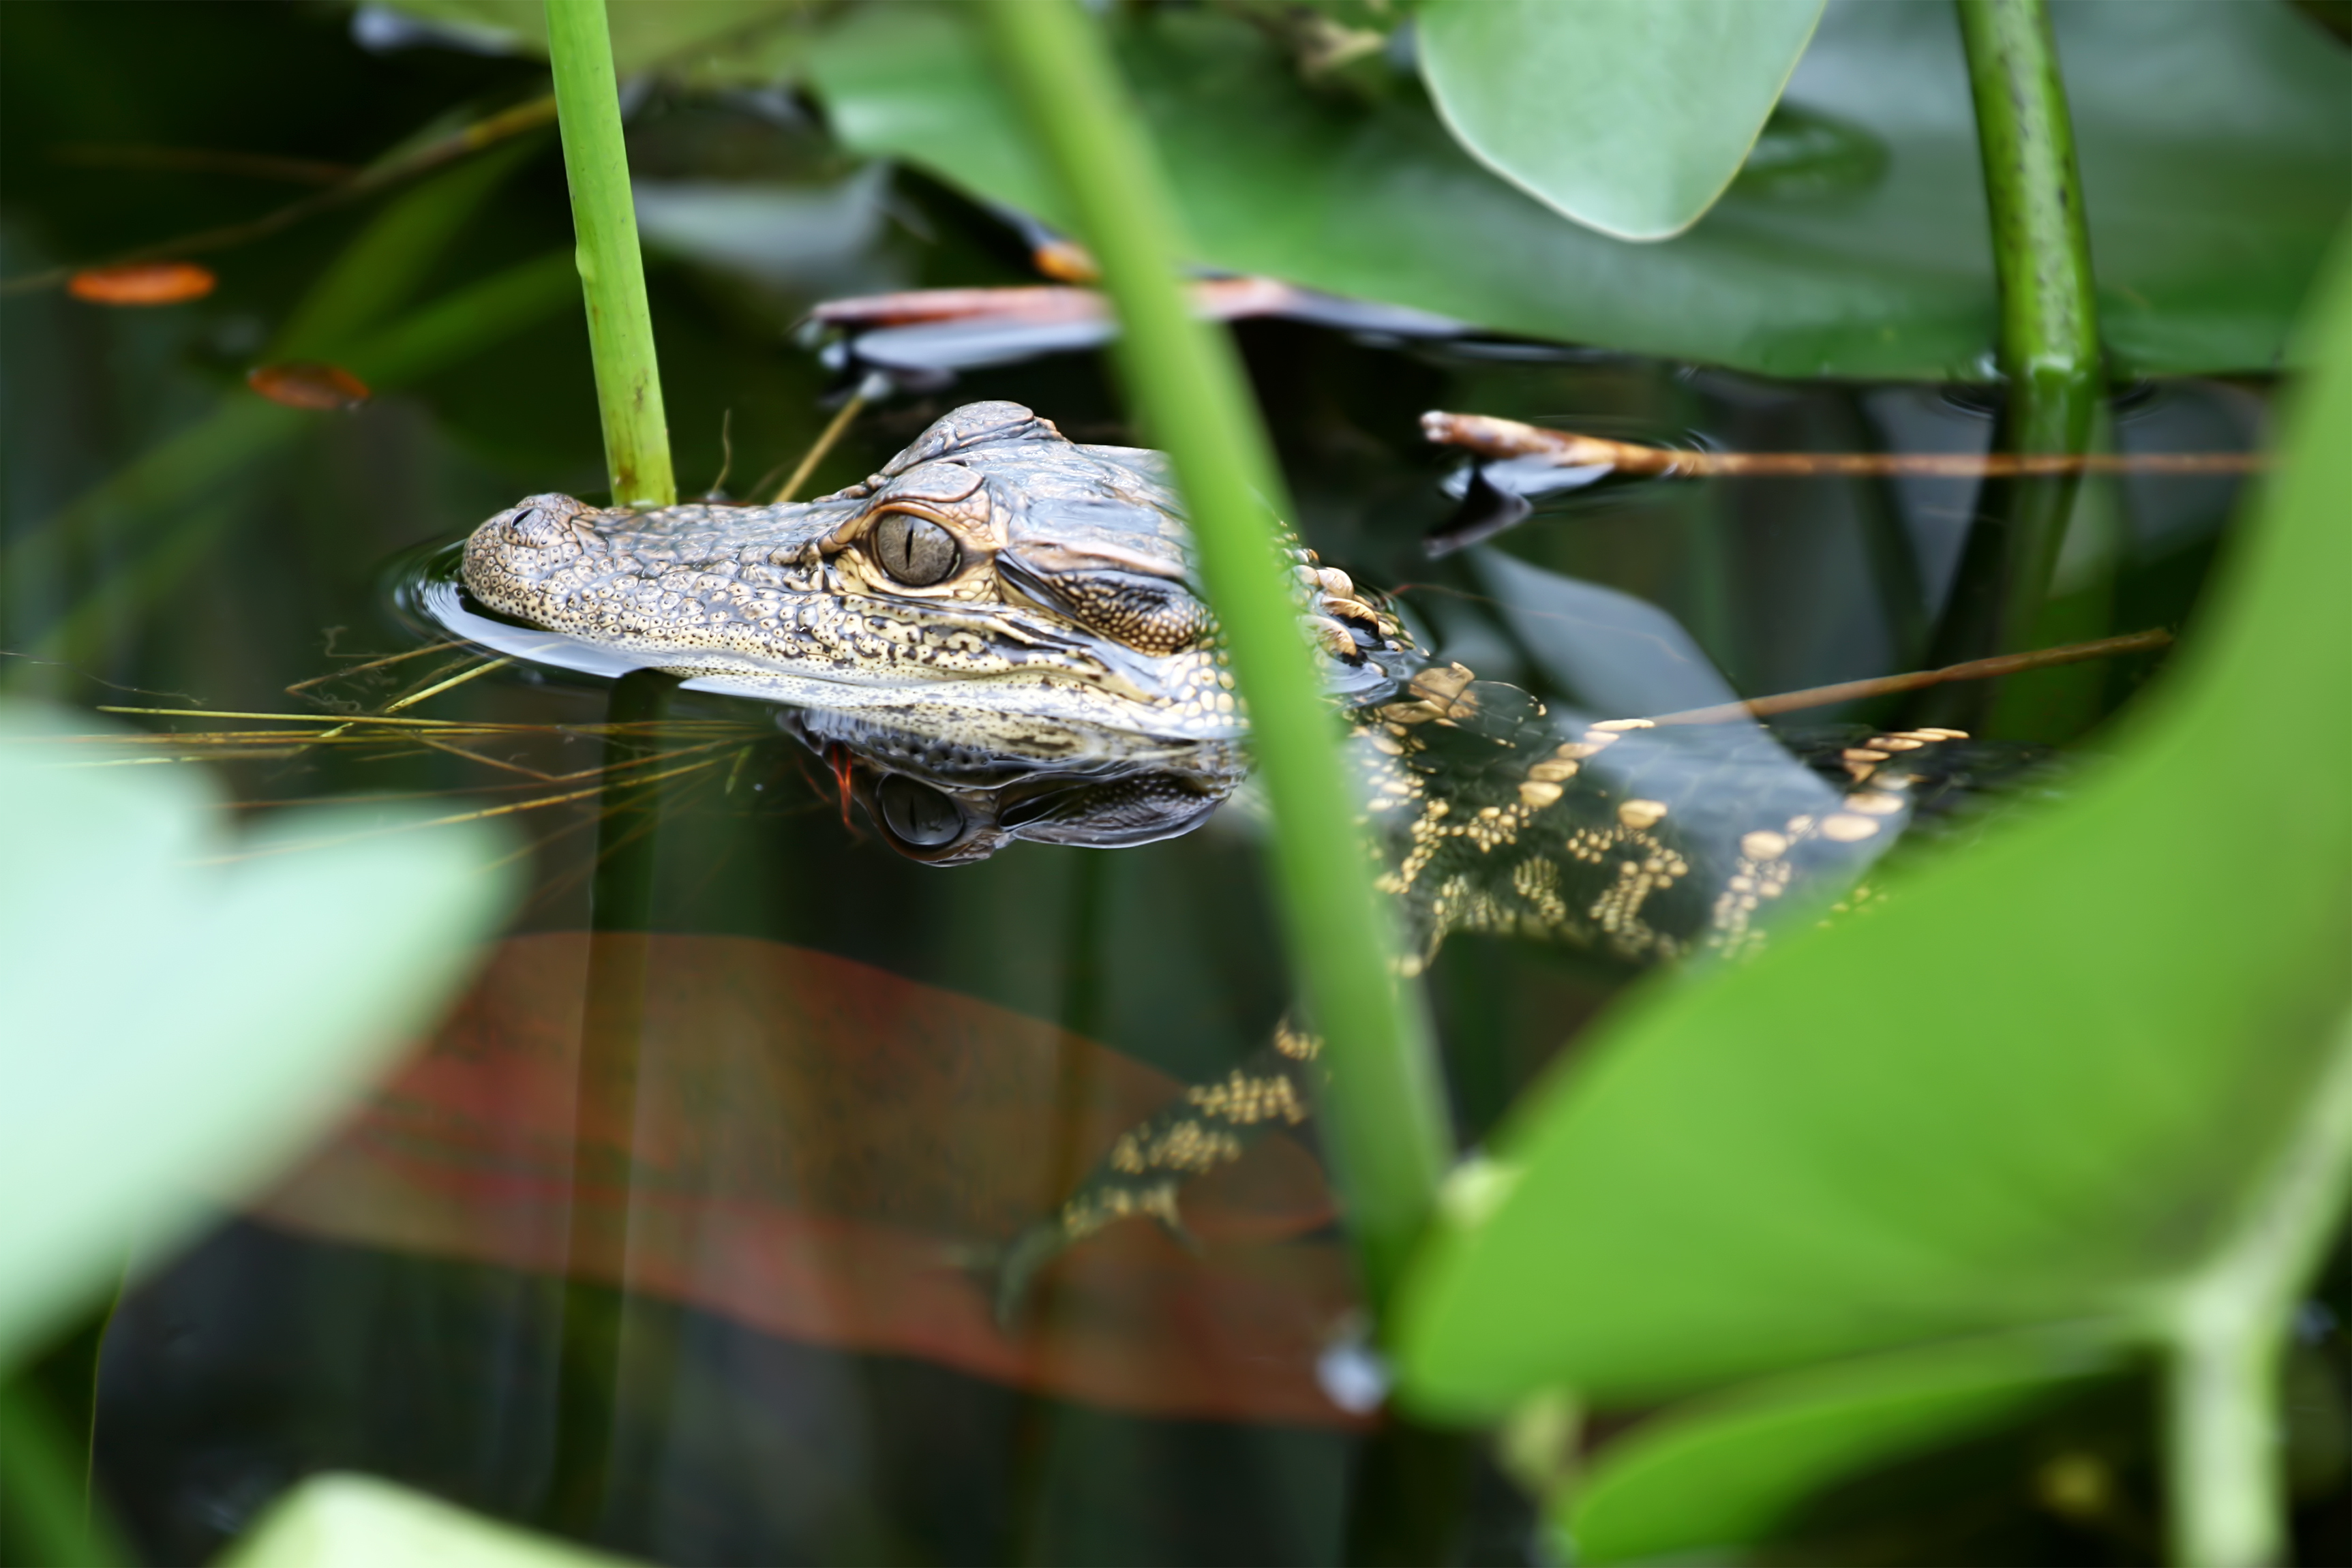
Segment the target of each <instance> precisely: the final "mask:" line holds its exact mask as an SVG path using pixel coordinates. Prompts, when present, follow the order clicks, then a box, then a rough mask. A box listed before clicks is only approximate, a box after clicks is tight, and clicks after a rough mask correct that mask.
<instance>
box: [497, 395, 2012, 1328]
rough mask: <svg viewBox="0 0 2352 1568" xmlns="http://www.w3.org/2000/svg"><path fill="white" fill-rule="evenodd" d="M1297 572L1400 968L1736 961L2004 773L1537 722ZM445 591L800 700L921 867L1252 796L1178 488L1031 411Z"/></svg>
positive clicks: (1280, 1053)
mask: <svg viewBox="0 0 2352 1568" xmlns="http://www.w3.org/2000/svg"><path fill="white" fill-rule="evenodd" d="M1286 550H1287V552H1288V560H1289V563H1290V565H1291V569H1292V571H1293V573H1294V574H1295V577H1296V581H1297V599H1298V605H1299V616H1300V620H1301V625H1302V629H1303V634H1304V636H1305V637H1307V639H1308V640H1309V641H1310V642H1311V644H1312V645H1313V647H1314V648H1315V650H1316V653H1317V657H1318V659H1319V660H1320V662H1321V664H1322V667H1323V670H1324V674H1325V677H1326V679H1327V684H1328V689H1329V691H1330V693H1331V697H1332V700H1333V701H1334V702H1335V703H1336V704H1337V705H1339V707H1340V709H1341V710H1343V711H1344V712H1345V714H1346V716H1347V721H1348V724H1347V731H1348V737H1349V741H1348V744H1349V755H1350V757H1351V759H1352V761H1353V765H1354V768H1355V771H1356V773H1357V775H1358V778H1359V780H1360V790H1361V794H1360V802H1361V805H1362V808H1363V813H1364V818H1365V821H1366V823H1367V826H1368V836H1369V837H1370V840H1371V841H1372V842H1374V843H1376V844H1377V845H1378V847H1379V852H1380V855H1381V867H1380V871H1379V880H1378V886H1379V887H1380V889H1381V890H1382V891H1383V892H1384V893H1386V894H1388V895H1390V896H1391V900H1392V901H1393V902H1394V904H1395V906H1396V910H1397V913H1398V925H1399V928H1400V931H1401V951H1402V960H1401V963H1402V966H1403V968H1404V970H1405V971H1406V972H1407V973H1417V972H1419V971H1420V970H1422V969H1423V968H1424V967H1425V966H1426V965H1427V964H1428V963H1429V962H1430V961H1431V960H1432V959H1433V957H1434V956H1435V955H1436V953H1437V952H1438V950H1439V949H1440V947H1441V946H1442V945H1443V944H1444V942H1445V940H1446V938H1447V937H1448V935H1449V934H1451V933H1453V932H1455V931H1482V932H1496V933H1507V934H1515V935H1519V936H1528V937H1535V938H1538V939H1542V940H1548V941H1557V942H1570V943H1573V944H1576V945H1579V946H1582V947H1586V948H1591V949H1594V950H1597V951H1600V952H1603V953H1605V954H1607V955H1609V956H1611V957H1612V958H1615V959H1617V960H1621V961H1624V962H1627V963H1656V962H1661V961H1667V960H1675V959H1685V958H1691V957H1710V956H1711V957H1714V958H1718V959H1737V958H1739V957H1741V956H1744V955H1746V954H1749V953H1752V952H1754V951H1756V950H1757V949H1758V948H1759V946H1761V945H1762V944H1763V943H1764V942H1767V941H1768V940H1769V933H1770V931H1772V930H1773V929H1774V928H1775V927H1777V926H1785V925H1787V924H1789V923H1790V922H1791V921H1797V922H1802V921H1813V920H1818V919H1820V918H1822V916H1823V914H1824V913H1825V912H1826V911H1827V910H1830V909H1832V907H1839V908H1843V907H1847V906H1850V905H1851V904H1853V902H1854V901H1856V900H1860V899H1864V898H1866V897H1867V896H1868V890H1867V889H1866V887H1864V886H1863V885H1862V881H1863V878H1864V874H1865V872H1866V871H1867V869H1868V868H1869V867H1870V865H1871V864H1872V863H1873V861H1874V859H1875V858H1877V857H1878V856H1879V855H1880V854H1882V853H1883V852H1884V851H1885V848H1886V847H1888V846H1890V845H1891V844H1892V843H1894V842H1895V839H1896V838H1897V837H1899V836H1900V835H1901V834H1902V833H1903V832H1904V831H1905V830H1906V826H1909V825H1910V824H1911V823H1912V822H1913V821H1914V819H1915V817H1916V816H1918V815H1919V814H1921V813H1922V812H1923V811H1924V810H1926V809H1927V808H1928V807H1929V806H1931V805H1934V804H1936V803H1937V801H1939V800H1942V799H1943V798H1945V797H1947V796H1949V795H1954V794H1956V793H1959V792H1964V791H1965V790H1966V789H1967V787H1968V786H1969V782H1970V779H1971V777H1972V775H1973V774H1976V773H1983V772H1985V771H1987V770H1988V769H1990V771H1993V772H1999V771H2000V765H1999V764H1998V763H1994V762H1990V761H1989V760H1988V759H1989V757H1990V752H1987V750H1986V749H1985V748H1982V747H1979V746H1975V745H1973V744H1972V743H1971V742H1969V738H1968V737H1967V736H1966V735H1964V734H1962V733H1961V732H1960V731H1954V730H1949V729H1939V728H1919V729H1906V730H1893V731H1869V730H1863V731H1851V730H1849V731H1846V732H1843V733H1832V734H1830V735H1828V736H1827V737H1826V738H1823V737H1822V736H1815V737H1813V738H1811V740H1809V741H1806V742H1801V743H1800V742H1794V741H1792V740H1791V739H1790V737H1787V736H1783V735H1777V734H1775V733H1773V732H1772V731H1768V730H1766V729H1765V728H1764V727H1762V726H1760V725H1759V724H1757V723H1755V722H1753V721H1734V722H1723V721H1720V716H1719V715H1717V716H1715V717H1716V718H1717V721H1712V722H1676V721H1675V716H1673V715H1634V716H1601V715H1582V714H1578V713H1574V712H1570V711H1567V710H1562V709H1559V708H1556V707H1549V706H1547V705H1546V704H1545V703H1543V702H1540V701H1538V700H1536V699H1535V698H1534V697H1531V696H1530V695H1528V693H1527V692H1525V691H1522V690H1520V689H1517V688H1516V687H1512V686H1509V685H1507V684H1505V683H1502V682H1498V681H1489V680H1481V679H1477V678H1476V676H1475V674H1474V673H1473V672H1472V671H1470V670H1469V669H1467V668H1464V667H1462V666H1461V665H1459V664H1454V663H1449V662H1445V661H1444V660H1442V659H1439V658H1435V657H1433V656H1432V655H1431V654H1429V653H1427V652H1426V651H1424V650H1423V648H1422V647H1420V646H1418V643H1417V641H1416V639H1415V638H1414V637H1413V636H1412V633H1411V631H1410V630H1409V628H1408V627H1407V626H1406V625H1405V623H1404V622H1403V620H1402V618H1401V617H1400V616H1399V614H1398V613H1397V611H1396V609H1395V608H1394V606H1393V605H1392V603H1391V601H1390V600H1389V599H1387V598H1386V597H1384V596H1383V595H1381V594H1379V593H1377V592H1374V591H1371V590H1369V589H1366V588H1364V587H1361V586H1360V585H1358V584H1356V583H1355V582H1354V581H1353V580H1352V579H1351V578H1350V577H1349V575H1348V574H1346V573H1344V572H1342V571H1339V570H1338V569H1336V568H1334V567H1331V566H1328V565H1326V564H1324V563H1321V562H1320V561H1319V560H1318V558H1317V557H1316V555H1315V554H1314V553H1313V552H1310V551H1307V550H1305V549H1302V548H1299V547H1297V544H1296V543H1295V542H1288V541H1287V540H1286ZM462 574H463V582H464V585H465V588H466V590H467V593H468V594H469V595H471V596H472V598H473V600H474V601H475V602H476V604H477V605H478V606H479V607H480V608H482V609H484V610H487V611H488V612H489V613H490V614H491V615H493V616H498V617H501V618H503V619H505V620H507V621H509V622H512V623H517V624H520V626H524V627H528V628H530V629H531V630H533V631H534V632H539V633H545V634H551V641H550V642H548V643H546V644H545V645H543V646H545V647H569V648H573V649H586V650H590V651H591V652H593V653H594V654H595V655H597V656H600V657H602V658H605V659H606V660H608V661H613V660H617V661H618V665H617V667H621V668H625V667H627V666H630V665H635V666H638V667H647V668H658V669H662V670H665V671H667V672H670V673H672V674H674V675H676V676H677V677H679V678H680V679H685V680H687V681H688V682H689V683H691V684H692V685H694V686H696V687H698V688H699V689H711V690H718V691H723V692H729V693H733V694H737V695H740V696H746V697H751V698H758V699H765V700H771V701H773V702H776V703H778V704H781V705H782V713H783V719H782V722H783V723H784V726H785V727H786V728H787V729H788V730H790V731H792V732H793V733H795V734H797V735H799V736H800V737H801V738H802V739H803V741H804V742H806V743H808V744H809V745H810V746H812V747H813V748H815V749H817V750H819V751H821V752H824V754H826V755H827V756H828V757H829V758H835V759H841V760H843V762H844V765H845V767H849V768H851V769H852V770H853V771H854V772H855V773H856V777H857V779H858V780H859V784H858V788H857V792H856V793H857V798H859V799H860V800H862V801H863V802H864V803H865V805H866V811H867V813H868V815H869V816H870V817H871V818H872V820H873V822H874V825H875V826H876V828H877V830H878V832H879V833H880V835H881V837H883V839H884V840H885V841H886V842H887V843H888V844H889V845H890V846H891V847H893V848H895V849H897V850H898V852H899V853H901V854H904V855H907V856H909V857H910V858H915V859H918V860H922V861H925V862H928V863H930V864H933V865H941V866H951V865H958V864H966V863H969V862H971V861H972V860H976V859H979V858H984V857H985V856H988V855H992V854H994V853H996V852H997V851H998V850H999V849H1001V848H1003V847H1004V846H1005V845H1007V844H1008V843H1011V842H1013V841H1015V840H1018V839H1029V840H1034V841H1045V842H1056V843H1064V844H1081V845H1091V846H1095V847H1117V846H1121V845H1130V844H1139V843H1146V842H1150V841H1151V840H1153V839H1156V838H1165V837H1171V836H1173V835H1175V834H1178V833H1181V832H1186V831H1189V830H1190V829H1192V827H1194V826H1198V825H1199V824H1200V823H1201V822H1202V820H1204V819H1205V818H1206V817H1207V816H1208V815H1209V814H1210V813H1211V811H1213V809H1214V808H1215V806H1216V805H1218V803H1219V802H1221V801H1223V799H1225V798H1226V797H1227V796H1228V795H1231V794H1232V793H1233V791H1234V788H1235V787H1236V786H1237V785H1238V784H1240V783H1241V781H1242V780H1243V778H1244V776H1245V773H1246V737H1247V714H1246V712H1245V710H1244V707H1243V704H1242V702H1241V700H1240V696H1239V693H1237V692H1236V690H1235V689H1234V679H1233V677H1232V674H1231V672H1230V670H1229V669H1228V668H1227V665H1226V660H1225V658H1224V654H1223V647H1222V645H1221V640H1220V635H1219V629H1218V625H1217V620H1216V616H1214V614H1213V611H1212V609H1211V607H1210V605H1209V604H1208V602H1207V600H1206V599H1205V597H1204V596H1203V594H1202V588H1201V585H1200V577H1199V574H1198V570H1197V564H1196V561H1195V556H1194V551H1193V546H1192V537H1191V534H1190V532H1189V530H1188V529H1187V526H1186V523H1185V521H1184V514H1183V510H1182V507H1181V502H1180V501H1179V500H1178V498H1177V495H1176V493H1175V490H1174V489H1173V486H1172V483H1171V476H1170V472H1169V468H1168V465H1167V461H1166V459H1165V458H1164V457H1163V456H1162V455H1160V454H1159V453H1157V452H1151V451H1147V450H1142V449H1139V448H1134V447H1107V446H1088V445H1082V444H1079V443H1076V442H1073V441H1070V440H1068V439H1067V438H1066V437H1063V436H1062V434H1061V433H1060V432H1059V431H1058V430H1056V429H1055V426H1053V424H1052V423H1051V422H1050V421H1048V420H1046V419H1044V418H1041V417H1039V416H1036V415H1035V414H1034V413H1032V412H1031V411H1030V410H1029V409H1027V408H1024V407H1022V406H1020V405H1017V404H1012V403H1003V402H988V403H975V404H971V405H965V406H963V407H961V408H958V409H956V410H954V411H953V412H952V413H950V414H948V415H947V416H944V417H942V418H940V420H938V421H937V422H936V423H934V424H933V425H931V426H929V428H928V429H926V430H925V431H924V432H923V433H922V435H921V436H920V437H919V438H918V439H917V440H916V441H915V442H914V443H913V444H912V445H910V446H909V447H907V448H906V449H905V450H904V451H902V452H900V453H899V454H898V456H897V457H895V458H892V459H891V460H890V461H889V462H888V463H887V464H886V465H885V466H884V467H883V468H882V469H881V471H880V472H878V473H877V474H875V475H873V476H871V477H870V478H868V479H865V480H863V481H861V482H859V483H857V484H854V485H851V486H849V487H848V488H846V489H841V490H838V491H836V492H835V493H834V494H832V495H829V496H824V497H821V498H819V499H817V500H812V501H808V502H803V503H797V504H779V505H771V506H728V505H717V504H688V505H679V506H671V507H664V508H660V509H657V510H631V509H625V508H604V509H600V508H595V507H591V506H588V505H586V504H584V503H583V502H581V501H579V500H574V499H572V498H571V497H569V496H563V495H538V496H532V497H530V498H528V499H526V500H523V501H521V502H520V503H519V504H517V505H516V506H514V507H511V508H509V510H505V511H503V512H500V513H499V515H497V516H496V517H493V518H491V519H490V520H489V521H486V522H484V523H483V524H482V525H481V526H480V527H479V528H478V530H476V531H475V532H474V533H473V535H472V537H471V538H470V539H469V540H468V541H467V544H466V546H465V550H464V555H463V567H462ZM542 657H547V658H552V659H554V660H555V661H557V662H562V658H563V656H562V653H561V652H557V653H552V654H546V655H543V656H542ZM1317 1058H1318V1047H1317V1043H1316V1041H1315V1039H1314V1037H1313V1036H1312V1035H1311V1033H1309V1032H1308V1031H1307V1030H1304V1029H1301V1028H1298V1027H1296V1026H1292V1025H1290V1024H1289V1023H1287V1022H1286V1023H1285V1024H1284V1025H1282V1026H1279V1027H1277V1028H1276V1030H1275V1032H1274V1038H1273V1041H1272V1043H1271V1044H1270V1045H1269V1046H1268V1047H1266V1048H1265V1050H1264V1051H1263V1052H1261V1053H1260V1054H1259V1055H1258V1057H1256V1058H1254V1059H1253V1060H1251V1061H1249V1062H1247V1063H1245V1064H1244V1065H1243V1066H1242V1067H1240V1068H1235V1069H1234V1071H1233V1073H1232V1074H1231V1075H1230V1076H1228V1077H1227V1078H1226V1079H1223V1080H1220V1081H1217V1082H1213V1083H1208V1084H1202V1085H1198V1086H1195V1087H1194V1088H1193V1089H1191V1090H1190V1091H1189V1092H1188V1094H1187V1095H1186V1096H1185V1097H1184V1099H1183V1100H1181V1101H1180V1102H1179V1103H1177V1104H1176V1105H1174V1106H1173V1107H1171V1109H1170V1110H1168V1111H1166V1112H1164V1113H1163V1114H1162V1115H1160V1117H1159V1118H1157V1119H1155V1120H1154V1121H1151V1122H1150V1123H1148V1124H1146V1125H1144V1126H1141V1127H1139V1128H1136V1129H1134V1130H1132V1131H1129V1132H1128V1133H1127V1134H1125V1135H1124V1136H1123V1137H1121V1138H1120V1139H1119V1140H1118V1142H1117V1143H1116V1144H1115V1146H1114V1147H1113V1148H1112V1149H1111V1150H1110V1152H1108V1155H1107V1157H1106V1158H1105V1159H1104V1161H1103V1162H1102V1163H1101V1165H1100V1166H1099V1167H1098V1168H1097V1170H1096V1171H1095V1173H1093V1174H1092V1175H1091V1176H1090V1177H1088V1178H1087V1180H1086V1181H1085V1182H1084V1183H1083V1184H1081V1185H1080V1186H1079V1187H1078V1188H1077V1189H1076V1190H1075V1191H1074V1193H1073V1194H1072V1195H1071V1196H1070V1198H1069V1199H1068V1201H1067V1202H1066V1204H1064V1205H1062V1207H1061V1209H1060V1211H1059V1212H1058V1213H1057V1214H1055V1215H1048V1216H1045V1217H1044V1218H1042V1219H1041V1221H1040V1223H1039V1225H1038V1226H1036V1227H1034V1229H1033V1230H1032V1231H1031V1232H1030V1233H1029V1234H1027V1235H1025V1236H1024V1237H1020V1238H1016V1239H1015V1240H1014V1241H1013V1244H1012V1245H1011V1247H1009V1248H1008V1250H1007V1253H1006V1255H1005V1257H1006V1260H1007V1261H1006V1267H1005V1268H1004V1271H1003V1278H1004V1279H1005V1280H1006V1282H1007V1283H1006V1295H1005V1297H1004V1300H1006V1301H1008V1302H1009V1301H1010V1300H1013V1299H1014V1298H1016V1297H1017V1295H1018V1292H1019V1288H1020V1283H1021V1281H1022V1280H1024V1279H1025V1278H1026V1277H1027V1275H1028V1274H1029V1273H1030V1272H1031V1271H1032V1270H1034V1268H1035V1267H1036V1266H1037V1265H1038V1264H1040V1263H1041V1262H1043V1261H1044V1260H1045V1259H1046V1258H1050V1257H1051V1256H1052V1255H1053V1254H1054V1253H1055V1252H1056V1251H1058V1250H1059V1249H1060V1248H1061V1247H1066V1246H1067V1245H1069V1244H1070V1243H1072V1242H1074V1241H1076V1239H1078V1238H1080V1237H1084V1236H1086V1235H1087V1234H1090V1233H1091V1232H1093V1231H1095V1230H1097V1229H1099V1228H1100V1227H1101V1226H1104V1225H1107V1224H1108V1223H1110V1222H1112V1221H1113V1220H1116V1219H1118V1218H1120V1217H1122V1216H1125V1215H1151V1216H1154V1217H1156V1218H1158V1219H1159V1220H1160V1221H1161V1222H1162V1223H1165V1224H1167V1225H1169V1226H1176V1225H1177V1224H1178V1216H1179V1210H1178V1205H1177V1199H1178V1194H1179V1192H1180V1189H1181V1184H1183V1182H1185V1181H1186V1180H1188V1179H1190V1178H1191V1177H1192V1176H1194V1175H1197V1174H1199V1173H1202V1172H1204V1171H1206V1170H1209V1169H1212V1168H1213V1167H1215V1166H1217V1165H1219V1164H1221V1163H1224V1162H1226V1161H1228V1160H1231V1159H1233V1158H1234V1157H1236V1156H1237V1155H1238V1154H1239V1153H1240V1152H1241V1150H1242V1148H1243V1147H1244V1144H1245V1143H1246V1142H1247V1141H1248V1139H1249V1138H1250V1137H1251V1136H1253V1135H1254V1134H1255V1133H1257V1132H1260V1131H1264V1130H1265V1129H1267V1128H1269V1127H1275V1126H1283V1125H1296V1124H1297V1123H1298V1122H1300V1121H1304V1120H1305V1119H1306V1117H1307V1114H1308V1106H1309V1104H1310V1103H1311V1100H1312V1096H1313V1091H1314V1089H1315V1087H1316V1074H1317V1072H1318V1070H1319V1069H1318V1067H1317V1065H1316V1063H1317Z"/></svg>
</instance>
